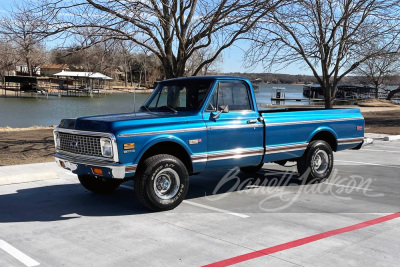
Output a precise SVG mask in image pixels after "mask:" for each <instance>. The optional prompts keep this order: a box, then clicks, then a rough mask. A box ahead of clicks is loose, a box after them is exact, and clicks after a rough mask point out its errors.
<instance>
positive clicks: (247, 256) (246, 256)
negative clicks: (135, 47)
mask: <svg viewBox="0 0 400 267" xmlns="http://www.w3.org/2000/svg"><path fill="white" fill-rule="evenodd" d="M399 217H400V212H397V213H393V214H390V215H386V216H383V217H379V218H376V219H373V220H370V221H366V222H362V223H358V224H354V225H350V226H346V227H343V228H339V229H336V230H331V231H327V232H323V233H320V234H316V235H312V236H308V237H304V238H301V239H297V240H294V241H290V242H287V243H283V244H280V245H277V246H273V247H269V248H265V249H262V250H258V251H254V252H250V253H247V254H243V255H239V256H236V257H233V258H230V259H226V260H222V261H218V262H214V263H211V264H208V265H204V266H203V267H205V266H207V267H210V266H212V267H216V266H229V265H233V264H236V263H239V262H243V261H247V260H251V259H255V258H258V257H262V256H265V255H269V254H273V253H276V252H279V251H283V250H287V249H291V248H295V247H299V246H302V245H305V244H308V243H311V242H314V241H317V240H321V239H324V238H327V237H330V236H334V235H338V234H343V233H346V232H350V231H354V230H357V229H361V228H364V227H367V226H371V225H374V224H378V223H382V222H386V221H389V220H393V219H395V218H399Z"/></svg>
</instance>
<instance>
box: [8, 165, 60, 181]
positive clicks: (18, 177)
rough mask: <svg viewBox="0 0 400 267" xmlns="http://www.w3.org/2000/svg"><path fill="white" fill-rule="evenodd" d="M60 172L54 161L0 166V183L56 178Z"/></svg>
mask: <svg viewBox="0 0 400 267" xmlns="http://www.w3.org/2000/svg"><path fill="white" fill-rule="evenodd" d="M64 172H65V171H64ZM61 173H63V169H62V168H60V167H58V166H57V164H56V163H55V162H45V163H34V164H24V165H13V166H3V167H0V185H7V184H19V183H28V182H36V181H44V180H51V179H57V178H58V175H59V174H61Z"/></svg>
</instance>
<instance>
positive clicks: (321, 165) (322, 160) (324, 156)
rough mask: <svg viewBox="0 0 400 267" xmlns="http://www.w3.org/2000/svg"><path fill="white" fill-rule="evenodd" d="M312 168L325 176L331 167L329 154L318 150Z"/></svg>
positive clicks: (313, 158) (312, 161)
mask: <svg viewBox="0 0 400 267" xmlns="http://www.w3.org/2000/svg"><path fill="white" fill-rule="evenodd" d="M311 166H312V168H313V170H314V171H315V172H316V173H317V174H324V173H325V172H326V171H327V170H328V167H329V156H328V153H326V152H325V151H324V150H318V151H317V152H316V153H315V154H314V155H313V157H312V160H311Z"/></svg>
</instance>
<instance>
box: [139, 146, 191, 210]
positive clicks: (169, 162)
mask: <svg viewBox="0 0 400 267" xmlns="http://www.w3.org/2000/svg"><path fill="white" fill-rule="evenodd" d="M134 182H135V195H136V197H137V198H138V199H139V201H140V202H141V203H142V204H143V205H144V206H145V207H147V208H149V209H151V210H154V211H164V210H171V209H174V208H175V207H177V206H178V205H179V204H180V203H181V202H182V201H183V200H184V199H185V197H186V194H187V191H188V188H189V174H188V172H187V169H186V167H185V165H184V164H183V163H182V161H181V160H179V159H178V158H176V157H174V156H171V155H167V154H161V155H155V156H152V157H149V158H148V159H146V160H145V161H144V162H143V163H142V166H141V168H140V169H139V171H138V173H137V177H136V178H135V180H134Z"/></svg>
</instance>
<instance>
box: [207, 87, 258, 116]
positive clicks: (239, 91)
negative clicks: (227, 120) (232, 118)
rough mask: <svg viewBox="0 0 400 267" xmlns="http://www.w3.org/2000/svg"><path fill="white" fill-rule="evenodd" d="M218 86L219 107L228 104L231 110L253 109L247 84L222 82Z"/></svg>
mask: <svg viewBox="0 0 400 267" xmlns="http://www.w3.org/2000/svg"><path fill="white" fill-rule="evenodd" d="M218 87H219V92H218V104H217V105H218V107H220V106H225V105H228V106H229V110H251V106H250V101H249V94H248V92H247V87H246V85H244V84H243V83H234V82H220V83H219V86H218ZM213 97H214V96H213Z"/></svg>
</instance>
